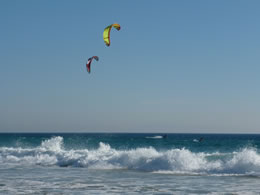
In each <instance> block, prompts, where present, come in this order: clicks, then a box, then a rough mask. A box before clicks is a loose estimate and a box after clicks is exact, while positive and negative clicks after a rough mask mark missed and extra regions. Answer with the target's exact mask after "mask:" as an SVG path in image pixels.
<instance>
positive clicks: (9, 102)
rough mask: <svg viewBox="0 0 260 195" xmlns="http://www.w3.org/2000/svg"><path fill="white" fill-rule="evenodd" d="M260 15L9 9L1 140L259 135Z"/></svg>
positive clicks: (184, 0) (171, 5)
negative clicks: (5, 136)
mask: <svg viewBox="0 0 260 195" xmlns="http://www.w3.org/2000/svg"><path fill="white" fill-rule="evenodd" d="M259 8H260V1H258V0H244V1H241V0H215V1H213V0H212V1H208V0H196V1H194V0H179V1H177V0H157V1H155V0H131V1H130V0H128V1H121V0H117V1H115V0H109V1H106V0H104V1H101V0H93V1H86V0H77V1H73V0H69V1H68V0H55V1H53V0H44V1H43V0H39V1H35V0H23V1H20V0H16V1H15V0H0V68H1V71H0V83H1V84H0V132H14V131H15V132H20V131H26V132H45V131H46V132H47V131H48V132H56V131H61V132H75V131H76V132H172V133H174V132H185V133H188V132H189V133H198V132H200V133H260V22H259V21H260V11H259ZM112 23H119V24H120V25H121V30H120V31H116V30H115V29H112V31H111V46H110V47H106V46H105V44H104V42H103V38H102V34H103V30H104V28H105V27H106V26H108V25H110V24H112ZM93 55H97V56H99V58H100V60H99V61H98V62H96V61H93V63H92V72H91V74H88V73H87V71H86V67H85V64H86V61H87V59H88V58H89V57H91V56H93Z"/></svg>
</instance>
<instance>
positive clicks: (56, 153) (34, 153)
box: [0, 136, 260, 176]
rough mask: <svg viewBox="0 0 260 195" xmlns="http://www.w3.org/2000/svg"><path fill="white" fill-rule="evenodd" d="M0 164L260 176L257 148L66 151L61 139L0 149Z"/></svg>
mask: <svg viewBox="0 0 260 195" xmlns="http://www.w3.org/2000/svg"><path fill="white" fill-rule="evenodd" d="M0 164H1V166H6V165H21V166H27V165H40V166H60V167H66V166H72V167H84V168H88V169H128V170H137V171H148V172H159V173H171V174H193V175H194V174H210V175H213V174H217V175H218V174H220V175H254V176H260V154H259V153H258V152H257V150H256V149H255V148H243V149H241V150H239V151H234V152H231V153H218V152H215V153H204V152H201V153H194V152H191V151H190V150H188V149H185V148H182V149H170V150H164V151H159V150H156V149H154V148H153V147H147V148H137V149H129V150H118V149H113V148H111V147H110V145H108V144H105V143H102V142H100V143H99V147H98V148H97V149H75V150H73V149H71V150H65V149H64V147H63V138H62V137H60V136H57V137H53V138H51V139H48V140H45V141H43V142H42V143H41V145H40V146H38V147H35V148H21V147H16V148H14V147H0Z"/></svg>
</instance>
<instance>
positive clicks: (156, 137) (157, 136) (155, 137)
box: [146, 135, 163, 139]
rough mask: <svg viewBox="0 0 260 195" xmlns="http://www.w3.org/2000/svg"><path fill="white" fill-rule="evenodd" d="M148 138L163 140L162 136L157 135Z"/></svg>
mask: <svg viewBox="0 0 260 195" xmlns="http://www.w3.org/2000/svg"><path fill="white" fill-rule="evenodd" d="M146 138H148V139H162V138H163V136H161V135H156V136H147V137H146Z"/></svg>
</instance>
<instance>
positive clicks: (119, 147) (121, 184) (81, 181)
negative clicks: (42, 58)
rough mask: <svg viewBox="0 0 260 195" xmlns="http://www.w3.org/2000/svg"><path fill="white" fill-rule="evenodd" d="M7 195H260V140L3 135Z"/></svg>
mask: <svg viewBox="0 0 260 195" xmlns="http://www.w3.org/2000/svg"><path fill="white" fill-rule="evenodd" d="M0 194H12V195H13V194H26V195H27V194H57V195H61V194H67V195H70V194H77V195H78V194H243V195H244V194H260V135H259V134H258V135H253V134H160V133H154V134H142V133H140V134H133V133H125V134H119V133H1V134H0Z"/></svg>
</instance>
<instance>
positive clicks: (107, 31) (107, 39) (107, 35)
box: [103, 24, 121, 46]
mask: <svg viewBox="0 0 260 195" xmlns="http://www.w3.org/2000/svg"><path fill="white" fill-rule="evenodd" d="M112 27H114V28H115V29H117V30H120V28H121V27H120V25H119V24H111V25H109V26H108V27H106V28H105V30H104V32H103V39H104V41H105V44H106V45H107V46H109V45H110V31H111V28H112Z"/></svg>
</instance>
